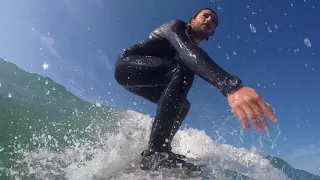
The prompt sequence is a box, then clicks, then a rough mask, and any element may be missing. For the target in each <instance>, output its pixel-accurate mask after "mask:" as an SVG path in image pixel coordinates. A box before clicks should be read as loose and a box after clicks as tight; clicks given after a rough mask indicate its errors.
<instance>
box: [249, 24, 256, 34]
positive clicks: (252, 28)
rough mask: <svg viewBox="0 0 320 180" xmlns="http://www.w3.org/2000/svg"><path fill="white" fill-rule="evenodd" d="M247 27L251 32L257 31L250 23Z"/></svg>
mask: <svg viewBox="0 0 320 180" xmlns="http://www.w3.org/2000/svg"><path fill="white" fill-rule="evenodd" d="M249 27H250V30H251V31H252V32H253V33H256V32H257V28H256V27H254V25H252V24H250V25H249Z"/></svg>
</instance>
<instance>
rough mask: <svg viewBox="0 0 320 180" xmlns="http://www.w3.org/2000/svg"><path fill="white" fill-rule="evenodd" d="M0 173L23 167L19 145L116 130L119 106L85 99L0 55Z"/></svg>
mask: <svg viewBox="0 0 320 180" xmlns="http://www.w3.org/2000/svg"><path fill="white" fill-rule="evenodd" d="M0 83H1V87H0V138H1V139H0V175H1V176H0V177H3V178H4V179H7V178H8V176H9V173H10V171H11V170H14V171H18V172H23V171H25V166H27V165H25V164H21V163H19V159H21V158H22V157H21V153H20V152H19V151H22V150H23V151H26V150H27V151H32V150H37V149H39V148H44V147H45V148H47V149H49V150H51V151H61V150H63V149H64V148H65V147H69V146H72V145H74V143H75V142H74V140H75V139H76V140H77V142H80V141H82V142H90V143H94V142H95V139H94V138H93V137H96V136H98V135H99V134H105V132H112V131H113V130H116V128H114V126H115V122H114V121H115V120H114V119H116V118H115V117H119V116H121V112H120V111H119V110H117V109H112V108H108V107H103V106H97V105H95V104H91V103H88V102H85V101H84V100H82V99H80V98H78V97H76V96H74V95H73V94H72V93H70V92H69V91H67V89H66V88H64V87H63V86H61V85H59V84H57V83H55V82H53V81H52V80H51V79H50V78H48V77H43V76H40V75H37V74H33V73H28V72H25V71H23V70H21V69H20V68H18V67H17V66H16V65H14V64H12V63H10V62H6V61H4V60H2V59H0Z"/></svg>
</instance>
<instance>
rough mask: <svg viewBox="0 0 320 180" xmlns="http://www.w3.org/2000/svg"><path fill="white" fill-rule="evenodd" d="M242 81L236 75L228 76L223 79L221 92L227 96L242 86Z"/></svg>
mask: <svg viewBox="0 0 320 180" xmlns="http://www.w3.org/2000/svg"><path fill="white" fill-rule="evenodd" d="M242 87H243V85H242V81H241V79H239V78H238V77H237V76H230V77H228V78H227V79H226V80H225V84H224V88H223V89H222V94H223V95H224V96H228V95H229V94H232V93H234V92H236V91H238V90H239V89H240V88H242Z"/></svg>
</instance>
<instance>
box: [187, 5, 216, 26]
mask: <svg viewBox="0 0 320 180" xmlns="http://www.w3.org/2000/svg"><path fill="white" fill-rule="evenodd" d="M203 10H210V11H211V12H212V13H213V14H214V15H216V17H217V19H216V20H217V22H216V27H218V14H217V13H216V12H215V11H214V10H213V9H211V8H202V9H199V11H197V12H196V13H194V14H193V15H192V17H191V18H190V20H189V24H190V23H191V21H192V20H193V19H195V18H196V17H197V16H198V15H199V14H200V13H201V12H202V11H203Z"/></svg>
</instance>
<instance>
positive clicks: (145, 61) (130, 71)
mask: <svg viewBox="0 0 320 180" xmlns="http://www.w3.org/2000/svg"><path fill="white" fill-rule="evenodd" d="M186 32H187V33H186ZM190 34H191V33H190V27H189V26H188V24H187V23H185V22H184V21H181V20H172V21H170V22H168V23H166V24H163V25H161V26H160V27H158V28H157V29H155V30H154V31H153V32H151V34H150V35H149V37H148V38H146V39H144V40H143V41H141V42H140V43H138V44H135V45H133V46H132V47H130V48H128V49H126V50H125V51H124V52H123V53H122V54H121V55H120V57H119V59H118V60H117V63H116V69H115V78H116V80H117V82H118V83H119V84H121V85H122V86H123V87H124V88H125V89H127V90H128V91H130V92H132V93H134V94H136V95H139V96H142V97H144V98H146V99H147V100H149V101H151V102H154V103H156V104H157V112H156V116H155V118H154V123H153V125H152V132H151V135H150V140H149V144H148V151H147V152H149V153H152V152H159V151H160V152H167V151H170V147H171V146H170V142H171V140H172V138H173V136H174V135H175V133H176V132H177V131H178V129H179V127H180V125H181V123H182V121H183V120H184V119H185V117H186V116H187V114H188V111H189V109H190V103H189V101H188V100H187V94H188V92H189V90H190V88H191V86H192V83H193V80H194V76H195V75H198V76H200V77H201V78H203V79H204V80H206V81H207V82H208V83H210V84H212V85H214V86H216V87H217V88H218V89H219V90H220V91H221V92H222V94H223V95H225V96H226V95H227V94H228V92H230V91H232V90H234V89H236V88H238V87H239V86H240V85H241V80H240V79H239V78H238V77H236V76H232V75H230V74H228V73H227V72H226V71H224V70H223V69H222V68H220V67H219V66H218V65H217V64H216V63H215V62H213V61H212V59H211V58H210V57H209V56H208V55H207V53H205V52H204V51H203V50H202V49H201V48H200V47H198V46H197V45H195V44H193V43H192V41H191V37H190V36H191V35H190Z"/></svg>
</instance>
